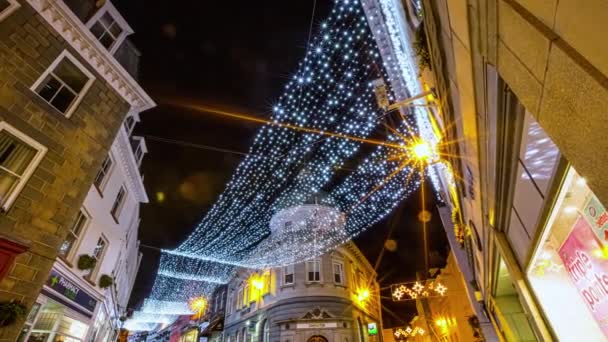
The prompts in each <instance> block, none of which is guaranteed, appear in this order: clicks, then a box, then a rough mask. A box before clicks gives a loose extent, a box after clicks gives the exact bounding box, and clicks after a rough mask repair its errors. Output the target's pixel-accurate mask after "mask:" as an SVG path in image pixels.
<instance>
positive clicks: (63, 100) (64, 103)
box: [51, 87, 76, 113]
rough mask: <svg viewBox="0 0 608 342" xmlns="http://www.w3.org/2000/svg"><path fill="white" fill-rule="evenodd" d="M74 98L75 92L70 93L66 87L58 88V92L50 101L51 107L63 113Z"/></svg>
mask: <svg viewBox="0 0 608 342" xmlns="http://www.w3.org/2000/svg"><path fill="white" fill-rule="evenodd" d="M75 98H76V94H74V93H72V92H71V91H70V90H69V89H68V88H66V87H63V88H61V90H59V93H58V94H57V96H55V98H54V99H53V100H52V101H51V104H52V105H53V107H55V108H57V109H58V110H59V111H60V112H62V113H65V112H66V111H67V110H68V108H70V105H71V104H72V102H74V99H75Z"/></svg>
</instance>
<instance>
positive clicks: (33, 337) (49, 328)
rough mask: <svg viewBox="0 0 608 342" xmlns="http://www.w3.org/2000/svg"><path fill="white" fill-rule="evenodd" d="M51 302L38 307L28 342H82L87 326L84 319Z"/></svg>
mask: <svg viewBox="0 0 608 342" xmlns="http://www.w3.org/2000/svg"><path fill="white" fill-rule="evenodd" d="M79 316H80V315H79V314H77V313H75V312H73V311H72V310H70V309H68V308H67V307H65V306H63V305H62V304H59V303H57V302H55V301H53V300H50V299H49V300H48V301H47V302H46V303H44V304H43V305H42V306H41V307H40V313H39V314H38V316H37V317H36V319H35V321H34V322H33V325H32V326H31V330H30V331H29V336H28V337H27V340H26V341H28V342H81V341H84V339H85V337H86V335H87V331H88V329H89V325H88V324H87V323H86V321H87V320H86V319H83V317H79Z"/></svg>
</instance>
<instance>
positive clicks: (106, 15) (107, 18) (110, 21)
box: [99, 12, 114, 27]
mask: <svg viewBox="0 0 608 342" xmlns="http://www.w3.org/2000/svg"><path fill="white" fill-rule="evenodd" d="M99 21H101V22H102V23H103V24H104V26H105V27H110V26H112V24H113V23H114V18H112V16H111V15H110V13H108V12H106V13H104V14H103V15H102V16H101V18H100V19H99Z"/></svg>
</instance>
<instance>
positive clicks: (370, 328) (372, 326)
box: [367, 322, 378, 336]
mask: <svg viewBox="0 0 608 342" xmlns="http://www.w3.org/2000/svg"><path fill="white" fill-rule="evenodd" d="M367 333H368V334H369V335H370V336H374V335H378V326H377V325H376V323H374V322H372V323H367Z"/></svg>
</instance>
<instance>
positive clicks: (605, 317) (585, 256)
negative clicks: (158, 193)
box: [559, 215, 608, 336]
mask: <svg viewBox="0 0 608 342" xmlns="http://www.w3.org/2000/svg"><path fill="white" fill-rule="evenodd" d="M602 247H603V246H602V243H601V241H600V240H599V239H598V237H597V236H596V235H595V233H594V232H593V228H592V227H591V226H590V225H589V223H588V222H587V220H586V219H585V218H583V217H582V216H580V215H579V217H578V218H577V219H576V222H575V223H574V226H573V227H572V230H571V231H570V234H569V235H568V237H567V238H566V241H564V244H563V245H562V246H561V248H560V249H559V256H560V257H561V259H562V261H563V262H564V265H565V267H566V271H567V272H568V274H569V275H570V279H572V282H573V283H574V285H575V286H576V288H577V289H578V292H579V294H580V295H581V297H582V298H583V300H584V302H585V303H586V304H587V307H588V308H589V310H590V311H591V313H592V314H593V317H594V318H595V321H596V322H597V323H598V324H599V326H600V328H601V329H602V332H603V333H604V335H605V336H608V260H606V259H605V257H604V256H603V254H602V253H601V252H602Z"/></svg>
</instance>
